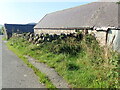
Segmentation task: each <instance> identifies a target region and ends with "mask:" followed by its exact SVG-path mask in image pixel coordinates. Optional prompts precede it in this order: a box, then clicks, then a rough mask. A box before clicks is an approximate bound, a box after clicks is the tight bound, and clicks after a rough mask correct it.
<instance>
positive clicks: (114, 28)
mask: <svg viewBox="0 0 120 90" xmlns="http://www.w3.org/2000/svg"><path fill="white" fill-rule="evenodd" d="M119 10H120V9H119V4H117V3H116V2H92V3H88V4H85V5H81V6H77V7H73V8H69V9H65V10H61V11H57V12H53V13H49V14H47V15H45V16H44V17H43V18H42V19H41V20H40V21H39V22H38V24H37V25H36V26H35V27H34V32H35V34H40V33H48V34H61V33H65V34H68V33H75V32H76V30H88V31H89V33H94V35H95V37H96V38H97V40H98V41H99V42H100V44H101V45H102V46H104V45H106V44H107V45H112V46H113V47H114V49H116V48H117V46H120V43H118V42H119V41H120V40H119V39H120V38H119V36H118V34H119V33H120V32H119V28H120V24H119V18H120V17H119V16H120V12H119ZM111 32H112V33H111ZM114 32H116V34H115V33H114ZM112 35H113V36H114V35H115V36H114V37H112ZM115 42H117V44H116V43H115ZM110 43H111V44H110ZM118 44H119V45H118Z"/></svg>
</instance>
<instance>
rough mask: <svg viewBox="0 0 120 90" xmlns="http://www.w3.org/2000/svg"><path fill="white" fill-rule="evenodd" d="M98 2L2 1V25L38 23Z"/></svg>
mask: <svg viewBox="0 0 120 90" xmlns="http://www.w3.org/2000/svg"><path fill="white" fill-rule="evenodd" d="M93 1H96V0H44V1H43V0H1V1H0V24H4V23H8V24H26V23H31V22H36V23H37V22H38V21H39V20H40V19H41V18H42V17H43V16H44V15H46V14H47V13H51V12H54V11H58V10H63V9H66V8H71V7H75V6H79V5H82V4H86V3H90V2H93Z"/></svg>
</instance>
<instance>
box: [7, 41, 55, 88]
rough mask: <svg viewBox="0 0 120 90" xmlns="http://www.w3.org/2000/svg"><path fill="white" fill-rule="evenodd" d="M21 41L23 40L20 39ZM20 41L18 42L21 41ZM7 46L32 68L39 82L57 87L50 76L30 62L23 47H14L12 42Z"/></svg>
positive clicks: (50, 86) (48, 86) (49, 86)
mask: <svg viewBox="0 0 120 90" xmlns="http://www.w3.org/2000/svg"><path fill="white" fill-rule="evenodd" d="M19 41H21V40H19ZM19 41H18V42H19ZM7 46H8V48H9V49H10V50H12V51H13V52H14V53H15V54H16V55H17V56H18V57H19V58H21V60H23V62H24V63H25V64H27V66H28V67H30V68H32V69H33V71H34V73H35V74H36V75H37V76H38V78H39V82H40V83H43V84H44V85H45V86H46V87H47V88H56V87H55V86H54V85H53V84H52V82H51V81H50V80H49V79H48V77H47V76H46V75H45V74H44V73H42V72H40V71H39V70H38V69H37V68H36V67H34V66H33V65H32V64H31V63H30V62H28V60H27V58H26V57H25V56H24V50H23V49H22V48H20V49H19V47H16V48H15V47H13V46H11V44H10V42H8V43H7Z"/></svg>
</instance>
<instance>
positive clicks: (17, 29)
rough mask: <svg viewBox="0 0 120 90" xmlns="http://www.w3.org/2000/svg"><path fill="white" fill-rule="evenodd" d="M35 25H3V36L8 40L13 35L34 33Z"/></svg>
mask: <svg viewBox="0 0 120 90" xmlns="http://www.w3.org/2000/svg"><path fill="white" fill-rule="evenodd" d="M34 26H35V24H4V29H5V36H6V38H7V39H9V38H10V37H11V36H12V34H13V33H28V32H31V33H34Z"/></svg>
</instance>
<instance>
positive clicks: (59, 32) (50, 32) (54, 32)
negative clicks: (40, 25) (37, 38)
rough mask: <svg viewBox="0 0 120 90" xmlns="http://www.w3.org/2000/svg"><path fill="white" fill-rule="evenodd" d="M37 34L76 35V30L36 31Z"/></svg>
mask: <svg viewBox="0 0 120 90" xmlns="http://www.w3.org/2000/svg"><path fill="white" fill-rule="evenodd" d="M34 33H35V34H41V33H44V34H58V35H60V34H61V33H64V34H70V33H75V30H52V29H34Z"/></svg>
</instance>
